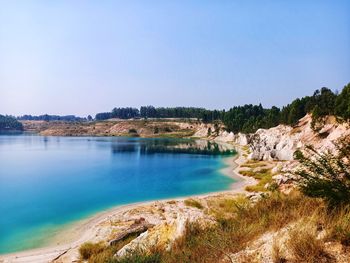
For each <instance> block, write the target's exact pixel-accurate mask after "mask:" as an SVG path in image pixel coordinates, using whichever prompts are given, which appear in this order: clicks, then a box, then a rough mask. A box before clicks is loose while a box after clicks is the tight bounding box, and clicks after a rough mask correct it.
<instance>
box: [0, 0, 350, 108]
mask: <svg viewBox="0 0 350 263" xmlns="http://www.w3.org/2000/svg"><path fill="white" fill-rule="evenodd" d="M349 14H350V1H348V0H344V1H340V0H339V1H338V0H332V1H322V0H317V1H316V0H315V1H312V0H307V1H302V0H300V1H297V0H293V1H283V0H280V1H277V0H275V1H263V0H256V1H250V0H240V1H238V0H236V1H234V0H231V1H214V0H213V1H205V0H198V1H191V0H183V1H180V0H179V1H166V0H164V1H147V0H146V1H145V0H140V1H130V0H128V1H127V0H125V1H97V0H95V1H78V0H76V1H51V0H50V1H46V0H43V1H29V0H24V1H17V0H8V1H2V0H0V98H1V101H0V113H2V114H13V115H21V114H24V113H28V114H43V113H49V114H76V115H87V114H95V113H96V112H101V111H109V110H111V109H112V108H113V107H115V106H120V107H122V106H136V107H138V106H141V105H154V106H198V107H206V108H211V109H213V108H219V109H223V108H226V109H227V108H229V107H231V106H233V105H241V104H245V103H260V102H261V103H262V104H263V105H264V106H271V105H277V106H281V105H284V104H286V103H288V102H290V101H291V100H292V99H294V98H295V97H300V96H304V95H309V94H311V93H312V92H313V91H314V90H315V89H317V88H321V87H323V86H326V87H329V88H331V89H338V90H340V89H341V88H342V87H343V86H344V85H345V84H346V83H348V82H350V15H349Z"/></svg>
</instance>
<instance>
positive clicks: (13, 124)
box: [0, 115, 23, 131]
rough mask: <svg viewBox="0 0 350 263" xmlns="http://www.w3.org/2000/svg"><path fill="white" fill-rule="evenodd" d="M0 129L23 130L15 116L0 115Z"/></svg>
mask: <svg viewBox="0 0 350 263" xmlns="http://www.w3.org/2000/svg"><path fill="white" fill-rule="evenodd" d="M0 130H1V131H6V130H23V125H22V123H20V122H19V121H18V120H16V118H15V117H12V116H4V115H0Z"/></svg>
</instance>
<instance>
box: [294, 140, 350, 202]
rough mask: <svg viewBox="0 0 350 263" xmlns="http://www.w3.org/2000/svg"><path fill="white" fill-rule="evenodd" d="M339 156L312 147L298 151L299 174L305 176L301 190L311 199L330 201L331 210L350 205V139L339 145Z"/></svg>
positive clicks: (339, 142)
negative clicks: (317, 198)
mask: <svg viewBox="0 0 350 263" xmlns="http://www.w3.org/2000/svg"><path fill="white" fill-rule="evenodd" d="M336 148H337V153H335V154H333V153H331V152H329V151H325V152H321V153H320V152H317V151H316V150H315V149H314V148H312V147H311V146H308V147H307V149H306V150H305V151H304V152H301V151H296V152H295V158H296V159H297V160H298V161H299V162H300V164H301V168H300V169H299V170H297V171H296V172H295V174H296V175H299V176H300V177H301V180H300V181H299V187H300V189H301V191H302V192H303V193H304V194H306V195H307V196H310V197H319V198H323V199H324V200H326V201H327V203H328V204H329V206H330V207H339V206H341V205H347V204H350V163H349V162H350V136H348V137H345V138H342V139H341V140H339V141H338V142H337V144H336Z"/></svg>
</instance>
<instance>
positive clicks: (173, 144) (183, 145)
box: [111, 139, 236, 155]
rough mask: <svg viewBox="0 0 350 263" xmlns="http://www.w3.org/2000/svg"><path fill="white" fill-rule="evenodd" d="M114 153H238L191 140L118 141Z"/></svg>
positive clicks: (229, 146) (113, 144)
mask: <svg viewBox="0 0 350 263" xmlns="http://www.w3.org/2000/svg"><path fill="white" fill-rule="evenodd" d="M111 147H112V152H113V153H114V154H117V153H135V152H137V153H139V154H161V153H163V154H184V153H186V154H201V155H233V154H235V153H236V151H235V150H234V149H233V147H232V146H231V145H229V144H218V143H215V142H210V141H205V140H191V139H137V140H118V141H116V142H115V143H112V145H111Z"/></svg>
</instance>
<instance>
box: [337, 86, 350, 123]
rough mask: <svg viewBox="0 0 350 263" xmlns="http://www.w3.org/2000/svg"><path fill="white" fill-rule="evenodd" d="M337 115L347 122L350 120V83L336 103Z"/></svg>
mask: <svg viewBox="0 0 350 263" xmlns="http://www.w3.org/2000/svg"><path fill="white" fill-rule="evenodd" d="M335 113H336V115H338V116H340V117H342V118H343V119H345V120H349V119H350V83H349V84H348V85H346V86H345V87H344V89H343V90H342V92H341V93H340V94H339V95H338V97H337V99H336V101H335Z"/></svg>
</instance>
